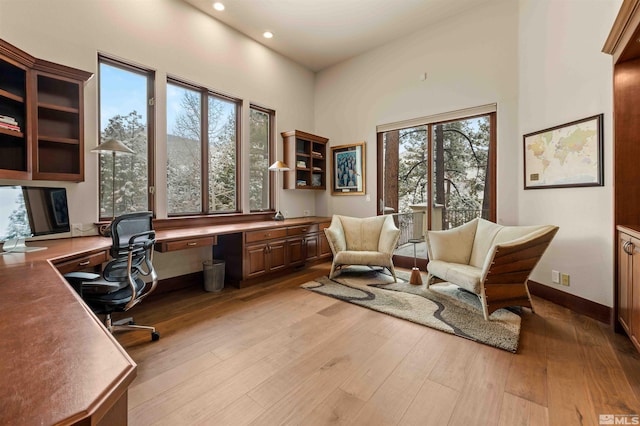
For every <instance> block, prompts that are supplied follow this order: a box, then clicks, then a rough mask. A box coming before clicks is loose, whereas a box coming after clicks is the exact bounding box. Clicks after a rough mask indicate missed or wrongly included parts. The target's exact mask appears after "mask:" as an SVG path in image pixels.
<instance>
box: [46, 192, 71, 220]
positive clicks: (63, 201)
mask: <svg viewBox="0 0 640 426" xmlns="http://www.w3.org/2000/svg"><path fill="white" fill-rule="evenodd" d="M49 196H50V197H51V207H52V209H53V220H54V222H55V226H56V227H65V226H69V208H68V206H67V194H66V190H65V189H54V190H51V192H50V193H49Z"/></svg>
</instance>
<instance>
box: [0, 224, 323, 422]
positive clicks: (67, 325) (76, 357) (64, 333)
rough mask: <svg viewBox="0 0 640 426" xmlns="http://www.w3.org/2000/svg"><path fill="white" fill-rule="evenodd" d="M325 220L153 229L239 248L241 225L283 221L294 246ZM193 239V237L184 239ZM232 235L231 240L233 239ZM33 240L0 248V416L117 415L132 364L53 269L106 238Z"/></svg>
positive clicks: (83, 418) (161, 242)
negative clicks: (24, 247) (12, 249)
mask: <svg viewBox="0 0 640 426" xmlns="http://www.w3.org/2000/svg"><path fill="white" fill-rule="evenodd" d="M328 220H329V218H300V219H288V220H286V221H284V222H273V221H260V222H245V223H241V224H228V225H212V226H198V227H183V228H180V229H160V230H158V231H157V235H156V237H157V242H158V249H159V250H162V251H172V250H178V249H181V248H190V247H194V246H197V245H202V244H203V242H212V243H214V244H215V243H218V245H216V246H215V247H225V250H228V251H229V252H233V251H234V250H235V251H239V252H240V253H242V252H243V251H244V250H245V249H246V247H247V244H248V243H246V242H245V237H246V235H248V233H251V232H255V231H260V232H269V231H268V230H269V229H281V228H284V229H285V232H286V238H285V240H287V241H289V242H292V245H291V246H290V247H291V249H292V250H293V252H294V254H295V253H297V252H296V251H295V250H296V247H298V246H297V245H296V244H294V243H295V241H297V240H296V238H301V235H303V237H302V238H306V237H309V238H310V239H311V240H313V238H319V236H318V233H317V232H315V231H316V230H318V232H319V230H320V228H322V227H323V226H325V225H326V223H327V222H328ZM305 228H306V230H305ZM309 230H313V231H314V232H311V233H310V232H309ZM289 231H290V232H291V234H289ZM280 232H281V231H280ZM278 235H280V234H278ZM252 238H253V237H250V238H249V239H250V240H251V239H252ZM220 239H223V240H224V245H223V246H222V245H221V244H219V243H220ZM194 241H195V242H196V245H192V244H189V243H192V242H194ZM234 241H237V242H238V243H239V244H240V246H239V247H236V248H234V247H233V246H232V243H233V242H234ZM266 241H267V244H268V243H269V242H272V241H274V239H271V238H268V237H267V238H266ZM316 241H317V240H316ZM262 243H264V241H262V240H261V241H258V242H255V241H254V242H252V243H249V244H248V246H251V244H262ZM312 244H313V243H312ZM318 244H319V243H318ZM34 245H38V246H46V247H48V250H43V251H37V252H32V253H26V254H23V253H11V254H8V255H4V256H0V377H1V382H0V424H2V425H4V424H11V425H17V424H25V425H36V424H37V425H50V424H77V425H90V424H91V425H121V424H126V422H127V388H128V387H129V385H130V384H131V382H132V381H133V379H134V378H135V374H136V373H135V372H136V364H135V362H134V361H133V360H132V359H131V358H130V357H129V355H128V354H127V353H126V352H125V351H124V349H123V348H122V347H121V346H120V345H119V344H118V342H117V341H116V340H115V339H114V338H113V336H112V335H111V334H110V333H109V332H108V331H107V330H106V328H105V327H104V326H103V325H102V323H101V321H100V320H99V319H98V318H97V317H96V316H95V315H94V314H93V313H92V312H91V310H90V309H89V308H88V307H87V306H86V305H85V304H84V303H83V302H82V300H81V299H80V298H79V296H78V295H77V294H76V293H75V292H74V291H73V289H72V288H71V287H70V286H69V285H67V283H66V281H65V280H64V278H63V277H62V275H61V273H60V272H59V270H58V269H60V270H62V271H63V272H69V271H71V270H76V269H79V268H84V267H89V266H93V265H99V264H100V263H102V262H103V261H105V260H106V259H107V258H108V250H109V248H110V246H111V239H110V238H105V237H97V236H96V237H82V238H67V239H61V240H47V241H38V242H37V244H36V243H34ZM221 254H223V253H221ZM284 256H289V254H285V255H284ZM232 258H233V257H230V259H232ZM286 258H287V259H289V257H286ZM236 261H239V262H240V267H241V268H244V267H243V266H242V261H241V260H238V259H236V260H232V263H233V262H236ZM54 265H55V266H54ZM231 266H233V265H231ZM236 266H237V265H236ZM149 344H153V343H151V342H149Z"/></svg>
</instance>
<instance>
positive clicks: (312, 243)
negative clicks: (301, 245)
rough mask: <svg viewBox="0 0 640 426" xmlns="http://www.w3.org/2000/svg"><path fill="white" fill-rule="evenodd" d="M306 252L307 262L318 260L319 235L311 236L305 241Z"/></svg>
mask: <svg viewBox="0 0 640 426" xmlns="http://www.w3.org/2000/svg"><path fill="white" fill-rule="evenodd" d="M305 251H306V259H307V260H316V259H318V234H315V235H309V236H308V237H307V238H306V239H305Z"/></svg>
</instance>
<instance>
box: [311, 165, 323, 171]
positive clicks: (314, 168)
mask: <svg viewBox="0 0 640 426" xmlns="http://www.w3.org/2000/svg"><path fill="white" fill-rule="evenodd" d="M313 170H315V171H318V172H321V171H322V167H318V166H314V167H313Z"/></svg>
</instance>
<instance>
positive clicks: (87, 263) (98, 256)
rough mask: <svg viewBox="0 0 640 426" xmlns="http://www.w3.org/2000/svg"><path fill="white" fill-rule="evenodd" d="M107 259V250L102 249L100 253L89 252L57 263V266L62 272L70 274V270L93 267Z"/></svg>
mask: <svg viewBox="0 0 640 426" xmlns="http://www.w3.org/2000/svg"><path fill="white" fill-rule="evenodd" d="M106 261H107V252H106V251H101V252H99V253H94V254H89V255H86V256H82V257H77V258H75V259H71V260H66V261H64V262H60V263H56V268H58V271H60V273H61V274H63V275H64V274H68V273H69V272H75V271H80V270H82V269H85V268H91V267H92V266H97V265H101V264H103V263H104V262H106Z"/></svg>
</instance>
